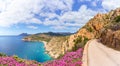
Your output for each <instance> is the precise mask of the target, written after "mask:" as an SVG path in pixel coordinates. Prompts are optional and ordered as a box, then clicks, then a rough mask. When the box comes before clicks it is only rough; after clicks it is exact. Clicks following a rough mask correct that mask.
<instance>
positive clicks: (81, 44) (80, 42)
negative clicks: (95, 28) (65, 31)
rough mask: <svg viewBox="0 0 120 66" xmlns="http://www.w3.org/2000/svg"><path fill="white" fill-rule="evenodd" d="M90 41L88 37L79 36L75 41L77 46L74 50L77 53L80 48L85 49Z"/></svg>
mask: <svg viewBox="0 0 120 66" xmlns="http://www.w3.org/2000/svg"><path fill="white" fill-rule="evenodd" d="M82 38H83V39H82ZM88 40H89V39H88V38H87V37H82V36H78V37H77V39H75V40H74V43H75V46H74V47H73V49H72V50H73V51H76V50H77V49H79V48H83V47H84V46H85V44H86V43H87V41H88Z"/></svg>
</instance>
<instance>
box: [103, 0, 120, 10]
mask: <svg viewBox="0 0 120 66" xmlns="http://www.w3.org/2000/svg"><path fill="white" fill-rule="evenodd" d="M102 6H103V8H104V9H106V10H109V11H110V10H112V9H116V8H118V7H120V0H103V1H102Z"/></svg>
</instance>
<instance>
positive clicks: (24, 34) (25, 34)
mask: <svg viewBox="0 0 120 66" xmlns="http://www.w3.org/2000/svg"><path fill="white" fill-rule="evenodd" d="M29 35H30V34H28V33H21V34H19V35H18V36H29Z"/></svg>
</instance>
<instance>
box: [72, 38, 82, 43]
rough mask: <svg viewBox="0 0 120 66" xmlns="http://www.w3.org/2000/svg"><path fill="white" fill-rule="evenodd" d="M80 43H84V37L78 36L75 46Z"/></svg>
mask: <svg viewBox="0 0 120 66" xmlns="http://www.w3.org/2000/svg"><path fill="white" fill-rule="evenodd" d="M80 42H82V36H78V37H77V39H75V40H74V43H75V44H78V43H80Z"/></svg>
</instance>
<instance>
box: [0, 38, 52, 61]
mask: <svg viewBox="0 0 120 66" xmlns="http://www.w3.org/2000/svg"><path fill="white" fill-rule="evenodd" d="M22 38H23V36H0V52H2V53H5V54H7V55H8V56H13V55H17V56H18V57H20V58H23V59H27V60H35V61H38V62H46V61H49V60H51V59H52V58H51V57H50V56H49V55H48V54H46V53H45V48H44V44H43V42H24V41H22V40H21V39H22Z"/></svg>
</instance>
